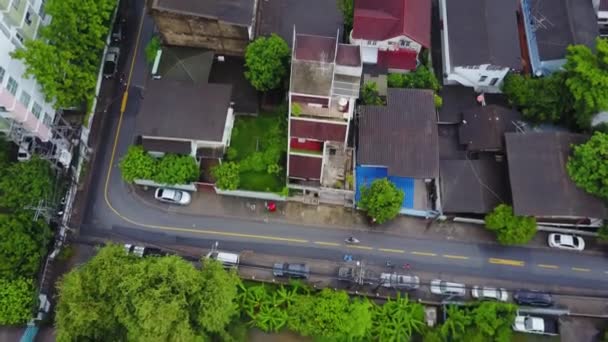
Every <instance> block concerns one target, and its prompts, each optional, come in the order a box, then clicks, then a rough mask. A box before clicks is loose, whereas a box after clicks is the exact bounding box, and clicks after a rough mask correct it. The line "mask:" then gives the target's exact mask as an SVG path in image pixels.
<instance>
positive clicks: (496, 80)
mask: <svg viewBox="0 0 608 342" xmlns="http://www.w3.org/2000/svg"><path fill="white" fill-rule="evenodd" d="M496 83H498V77H494V78H493V79H492V80H491V81H490V85H491V86H494V85H496Z"/></svg>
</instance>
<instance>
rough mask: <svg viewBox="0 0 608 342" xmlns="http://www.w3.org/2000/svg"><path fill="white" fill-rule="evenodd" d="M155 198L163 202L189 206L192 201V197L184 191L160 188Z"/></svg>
mask: <svg viewBox="0 0 608 342" xmlns="http://www.w3.org/2000/svg"><path fill="white" fill-rule="evenodd" d="M154 198H156V199H157V200H159V201H161V202H165V203H171V204H179V205H188V204H190V201H191V200H192V196H190V194H189V193H187V192H186V191H182V190H176V189H168V188H158V189H156V192H155V193H154Z"/></svg>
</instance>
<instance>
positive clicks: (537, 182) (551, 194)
mask: <svg viewBox="0 0 608 342" xmlns="http://www.w3.org/2000/svg"><path fill="white" fill-rule="evenodd" d="M587 139H588V137H587V136H585V135H582V134H574V133H567V132H528V133H507V134H505V140H506V146H507V160H508V165H509V179H510V181H511V193H512V194H513V211H514V213H515V214H516V215H530V216H572V217H589V218H606V217H608V215H607V210H606V206H605V205H604V202H603V201H602V200H601V199H599V198H597V197H594V196H592V195H590V194H588V193H586V192H585V191H583V190H582V189H580V188H578V187H577V186H576V185H575V184H574V182H572V180H570V177H569V176H568V172H567V170H566V163H567V161H568V157H569V155H570V153H571V150H572V147H571V145H572V144H581V143H584V142H585V141H586V140H587Z"/></svg>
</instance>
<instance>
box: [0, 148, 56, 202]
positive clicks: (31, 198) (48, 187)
mask: <svg viewBox="0 0 608 342" xmlns="http://www.w3.org/2000/svg"><path fill="white" fill-rule="evenodd" d="M52 192H53V172H52V170H51V167H50V165H49V163H48V161H46V160H43V159H40V158H39V157H38V156H36V155H34V156H32V159H30V160H28V161H25V162H20V163H13V164H11V165H10V166H9V167H8V168H7V169H6V170H5V171H4V176H3V177H2V178H1V179H0V206H2V207H4V208H9V209H12V210H17V211H20V210H24V209H25V207H26V206H28V205H37V204H38V201H40V200H41V199H43V200H50V197H51V194H52Z"/></svg>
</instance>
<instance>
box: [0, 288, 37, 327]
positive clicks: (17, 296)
mask: <svg viewBox="0 0 608 342" xmlns="http://www.w3.org/2000/svg"><path fill="white" fill-rule="evenodd" d="M35 296H36V292H35V290H34V285H33V283H32V280H31V279H24V278H16V279H13V280H9V279H6V278H0V324H2V325H17V324H24V323H25V322H27V321H28V320H29V319H30V318H31V317H32V314H33V312H34V306H35V304H36V301H35Z"/></svg>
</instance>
